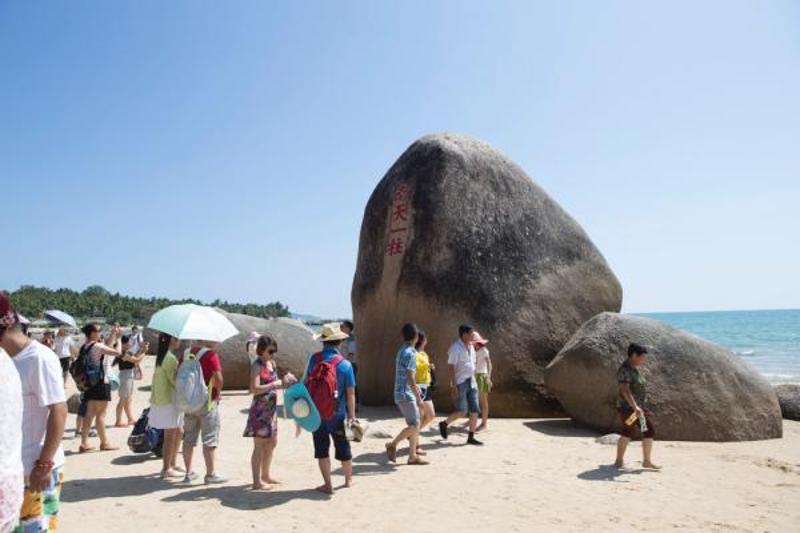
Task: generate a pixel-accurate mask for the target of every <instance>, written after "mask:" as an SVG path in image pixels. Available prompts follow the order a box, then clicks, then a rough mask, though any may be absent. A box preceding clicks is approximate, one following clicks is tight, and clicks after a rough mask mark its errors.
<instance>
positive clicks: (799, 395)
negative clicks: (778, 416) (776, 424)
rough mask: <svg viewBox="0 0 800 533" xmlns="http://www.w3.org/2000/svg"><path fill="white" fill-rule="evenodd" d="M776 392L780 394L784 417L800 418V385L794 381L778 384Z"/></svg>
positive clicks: (779, 399) (779, 401)
mask: <svg viewBox="0 0 800 533" xmlns="http://www.w3.org/2000/svg"><path fill="white" fill-rule="evenodd" d="M775 394H776V395H777V396H778V403H779V404H780V406H781V413H782V414H783V418H786V419H788V420H800V385H797V384H794V383H791V384H784V385H777V386H776V387H775Z"/></svg>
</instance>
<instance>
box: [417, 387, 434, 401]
mask: <svg viewBox="0 0 800 533" xmlns="http://www.w3.org/2000/svg"><path fill="white" fill-rule="evenodd" d="M419 388H420V390H421V391H422V401H423V402H432V401H433V393H432V392H431V387H430V385H420V386H419Z"/></svg>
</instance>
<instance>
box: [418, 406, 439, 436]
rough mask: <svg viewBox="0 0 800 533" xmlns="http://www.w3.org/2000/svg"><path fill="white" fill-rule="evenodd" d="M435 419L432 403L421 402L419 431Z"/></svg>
mask: <svg viewBox="0 0 800 533" xmlns="http://www.w3.org/2000/svg"><path fill="white" fill-rule="evenodd" d="M435 417H436V411H435V410H434V408H433V402H431V401H427V402H422V421H421V422H420V424H419V430H420V431H422V430H423V429H425V428H426V427H428V424H430V423H431V422H433V419H434V418H435Z"/></svg>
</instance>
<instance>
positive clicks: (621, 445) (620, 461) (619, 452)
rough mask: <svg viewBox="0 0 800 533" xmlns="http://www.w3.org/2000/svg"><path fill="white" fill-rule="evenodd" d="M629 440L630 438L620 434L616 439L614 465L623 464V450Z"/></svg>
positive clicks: (626, 447)
mask: <svg viewBox="0 0 800 533" xmlns="http://www.w3.org/2000/svg"><path fill="white" fill-rule="evenodd" d="M630 442H631V439H629V438H628V437H623V436H621V435H620V437H619V440H618V441H617V460H616V461H614V466H616V467H617V468H622V467H623V466H624V465H625V450H627V449H628V444H630Z"/></svg>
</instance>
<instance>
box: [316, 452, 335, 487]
mask: <svg viewBox="0 0 800 533" xmlns="http://www.w3.org/2000/svg"><path fill="white" fill-rule="evenodd" d="M318 462H319V472H320V474H322V481H323V482H324V484H323V485H321V486H319V487H317V490H318V491H320V492H323V493H325V494H333V484H332V483H331V459H330V457H326V458H324V459H318Z"/></svg>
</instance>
